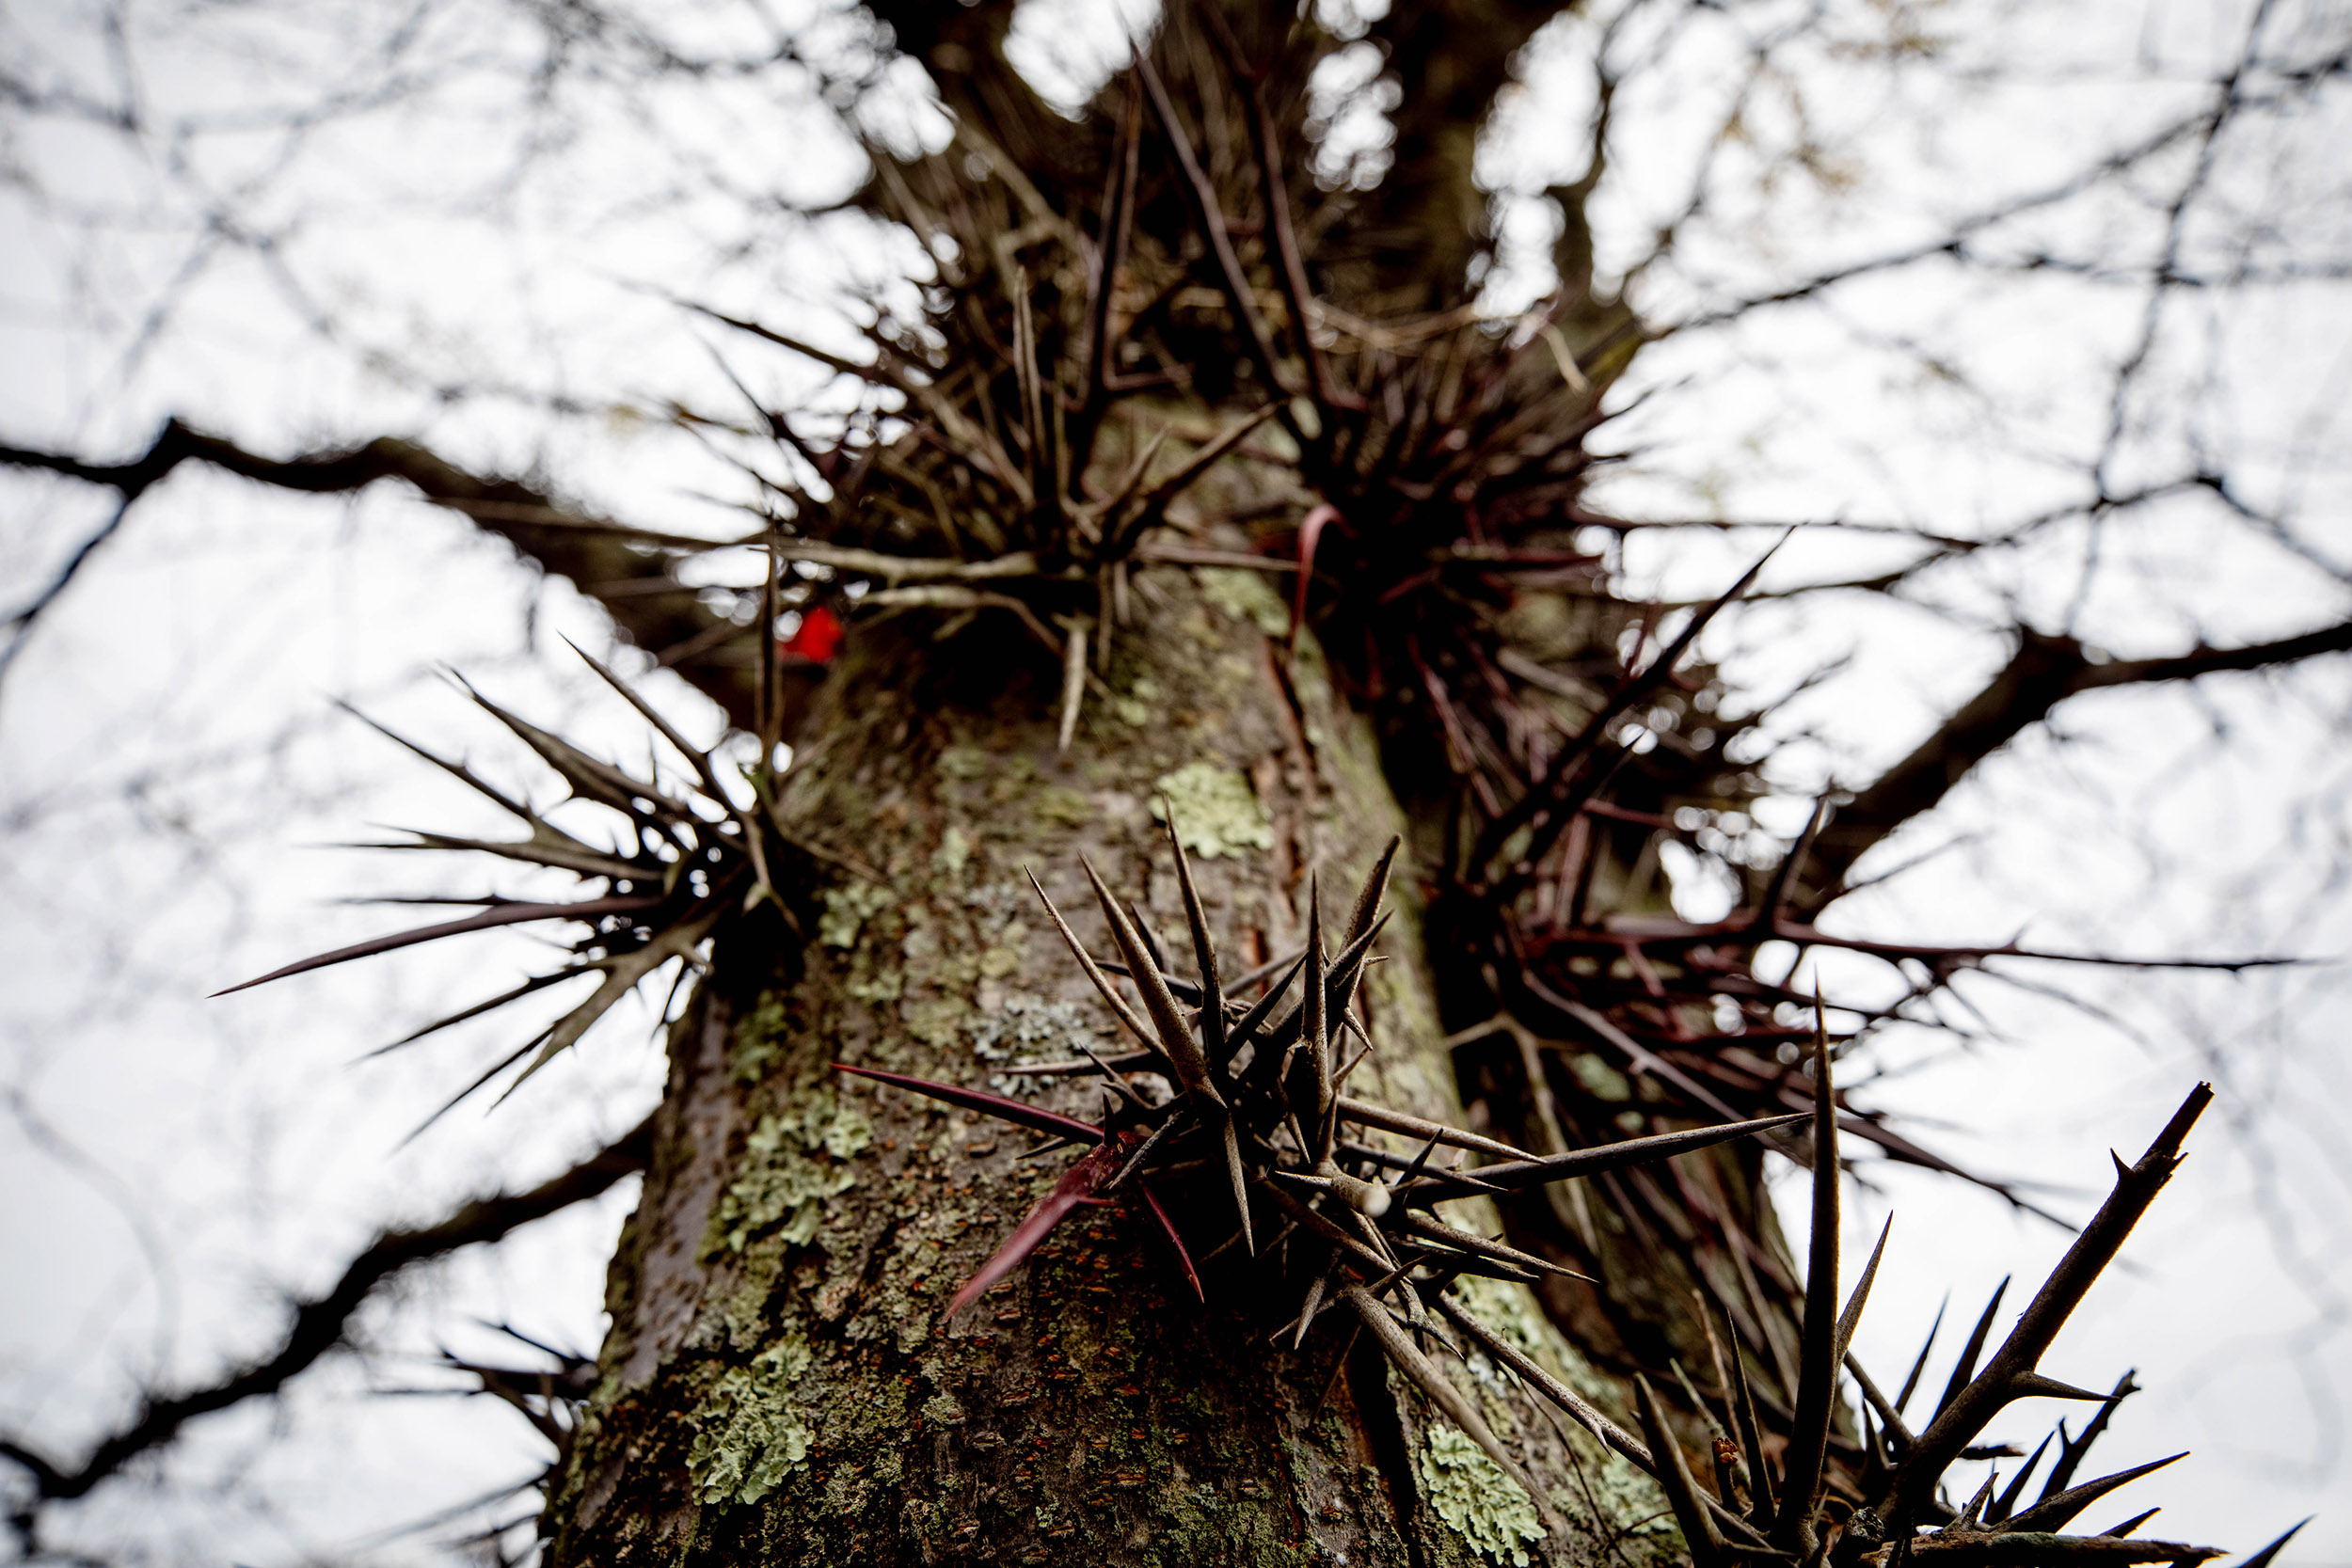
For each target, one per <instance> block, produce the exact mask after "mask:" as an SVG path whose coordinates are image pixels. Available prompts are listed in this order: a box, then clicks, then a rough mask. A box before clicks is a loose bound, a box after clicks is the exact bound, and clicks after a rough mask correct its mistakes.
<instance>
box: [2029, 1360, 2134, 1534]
mask: <svg viewBox="0 0 2352 1568" xmlns="http://www.w3.org/2000/svg"><path fill="white" fill-rule="evenodd" d="M2138 1392H2139V1385H2137V1383H2134V1382H2133V1381H2132V1374H2131V1373H2130V1372H2125V1373H2124V1374H2123V1375H2122V1377H2119V1378H2117V1379H2116V1380H2115V1388H2114V1391H2113V1392H2111V1393H2110V1394H2108V1395H2107V1397H2106V1402H2104V1403H2102V1404H2101V1405H2100V1406H2099V1413H2098V1414H2097V1415H2096V1416H2093V1417H2092V1418H2090V1425H2088V1426H2086V1427H2084V1428H2083V1431H2082V1435H2081V1436H2079V1437H2069V1436H2067V1435H2066V1423H2065V1422H2064V1421H2060V1422H2059V1423H2058V1462H2057V1463H2056V1464H2055V1465H2051V1466H2050V1479H2049V1481H2048V1482H2047V1483H2046V1484H2044V1485H2043V1487H2042V1497H2041V1498H2040V1499H2039V1500H2040V1501H2042V1502H2047V1501H2049V1500H2050V1499H2051V1498H2052V1497H2057V1496H2058V1494H2059V1493H2060V1492H2063V1491H2065V1490H2066V1488H2067V1487H2068V1486H2069V1485H2070V1484H2072V1483H2073V1481H2074V1466H2076V1465H2080V1464H2081V1463H2082V1462H2083V1459H2084V1456H2086V1455H2087V1454H2089V1453H2090V1445H2091V1444H2093V1443H2096V1442H2097V1441H2098V1440H2099V1436H2100V1434H2101V1433H2104V1432H2106V1430H2107V1420H2108V1418H2110V1417H2112V1416H2113V1415H2114V1414H2115V1407H2116V1406H2117V1405H2119V1404H2122V1402H2124V1401H2125V1400H2127V1399H2129V1398H2131V1397H2132V1396H2133V1395H2134V1394H2137V1393H2138Z"/></svg>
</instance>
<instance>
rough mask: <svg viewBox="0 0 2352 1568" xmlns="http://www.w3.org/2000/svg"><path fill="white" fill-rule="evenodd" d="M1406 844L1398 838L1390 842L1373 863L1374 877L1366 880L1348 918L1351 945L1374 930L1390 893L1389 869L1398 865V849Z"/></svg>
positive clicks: (1392, 838)
mask: <svg viewBox="0 0 2352 1568" xmlns="http://www.w3.org/2000/svg"><path fill="white" fill-rule="evenodd" d="M1404 842H1405V841H1404V840H1403V839H1402V838H1397V837H1391V839H1390V840H1389V843H1388V847H1386V848H1384V849H1382V850H1381V851H1380V858H1379V859H1378V860H1377V861H1375V862H1374V863H1373V866H1372V875H1370V876H1368V877H1366V878H1365V879H1364V885H1363V887H1362V888H1361V889H1359V891H1358V892H1357V895H1356V907H1355V909H1354V910H1352V911H1349V913H1348V917H1347V940H1348V942H1349V943H1350V944H1351V945H1352V944H1353V943H1354V942H1356V941H1357V939H1358V938H1359V937H1361V936H1362V935H1363V934H1364V933H1365V932H1366V931H1369V930H1371V929H1372V923H1373V920H1374V918H1375V916H1376V915H1378V914H1379V912H1380V900H1381V899H1382V898H1383V897H1384V896H1386V895H1387V894H1388V891H1389V868H1390V867H1391V866H1392V865H1394V864H1395V863H1396V851H1397V848H1398V847H1399V846H1400V845H1402V844H1403V843H1404Z"/></svg>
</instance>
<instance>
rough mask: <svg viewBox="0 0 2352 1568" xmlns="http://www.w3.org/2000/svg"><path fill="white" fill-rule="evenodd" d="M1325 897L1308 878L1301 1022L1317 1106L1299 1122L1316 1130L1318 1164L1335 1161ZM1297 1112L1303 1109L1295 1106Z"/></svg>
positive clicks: (1302, 1046)
mask: <svg viewBox="0 0 2352 1568" xmlns="http://www.w3.org/2000/svg"><path fill="white" fill-rule="evenodd" d="M1322 906H1323V896H1322V889H1321V887H1320V885H1319V879H1318V878H1317V876H1316V875H1315V874H1314V873H1312V872H1310V873H1309V874H1308V877H1307V990H1306V995H1305V997H1304V999H1303V1000H1302V1002H1301V1004H1300V1006H1302V1007H1303V1008H1304V1009H1305V1011H1304V1013H1303V1014H1302V1015H1301V1017H1300V1019H1299V1037H1298V1039H1299V1046H1300V1049H1302V1050H1304V1051H1306V1052H1307V1053H1308V1065H1309V1066H1310V1067H1311V1068H1312V1069H1314V1078H1315V1103H1314V1115H1313V1116H1312V1117H1307V1116H1304V1115H1301V1116H1300V1117H1299V1120H1300V1121H1301V1122H1303V1123H1305V1124H1306V1125H1307V1126H1310V1127H1312V1128H1313V1129H1314V1130H1315V1144H1314V1148H1312V1149H1311V1151H1310V1152H1311V1154H1312V1156H1313V1158H1314V1159H1315V1160H1316V1161H1317V1162H1318V1163H1320V1162H1324V1161H1327V1160H1329V1159H1330V1158H1331V1137H1330V1134H1329V1131H1328V1128H1329V1125H1330V1123H1331V1122H1332V1120H1333V1119H1334V1117H1333V1115H1332V1113H1333V1110H1334V1106H1333V1103H1332V1102H1333V1100H1334V1098H1335V1097H1334V1096H1333V1094H1332V1091H1331V998H1330V995H1329V992H1328V991H1327V990H1326V989H1325V981H1326V979H1327V973H1326V971H1325V969H1324V958H1323V907H1322ZM1292 1108H1293V1109H1294V1110H1297V1109H1300V1107H1298V1106H1297V1105H1296V1104H1295V1102H1294V1105H1293V1107H1292Z"/></svg>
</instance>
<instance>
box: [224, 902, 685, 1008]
mask: <svg viewBox="0 0 2352 1568" xmlns="http://www.w3.org/2000/svg"><path fill="white" fill-rule="evenodd" d="M660 902H661V900H660V899H659V898H646V897H640V896H638V895H634V894H631V895H626V896H622V897H616V898H585V899H581V900H580V901H579V902H577V903H570V904H501V905H499V906H497V907H495V908H493V909H487V910H485V911H482V912H481V913H480V914H469V915H468V916H466V917H465V918H464V919H462V920H447V921H443V922H441V923H440V924H439V925H437V926H421V927H417V928H416V929H414V930H408V931H396V932H394V933H393V934H392V935H390V936H387V937H377V938H374V939H373V941H369V942H354V943H353V944H352V945H351V946H349V947H338V948H336V949H335V950H334V951H333V952H331V953H321V954H318V955H316V956H315V957H313V958H302V959H299V960H297V961H296V962H294V963H290V964H287V965H286V966H285V967H284V968H282V969H273V970H271V971H270V972H269V973H268V974H261V975H256V976H255V977H254V978H252V979H250V980H242V981H239V982H238V983H237V984H235V985H233V986H230V987H227V988H225V989H223V990H216V991H215V992H213V995H214V996H230V995H233V994H235V993H236V992H238V991H241V990H251V989H252V988H254V987H255V986H265V985H268V984H269V983H270V982H271V981H272V980H283V979H286V978H288V977H290V976H292V975H295V974H309V973H310V971H311V970H314V969H326V968H328V967H329V966H331V965H334V964H341V963H349V962H351V961H352V960H353V959H355V958H373V957H374V956H375V955H376V954H378V953H390V952H393V951H396V950H397V949H399V948H403V947H414V946H416V945H418V944H419V943H420V942H438V941H440V940H441V939H442V938H443V937H454V936H463V935H464V934H466V933H467V932H469V931H486V930H490V929H492V928H494V927H500V926H520V925H525V924H528V923H529V922H532V921H534V920H582V921H592V920H595V919H596V917H597V916H599V915H607V914H622V913H628V912H631V911H638V910H650V909H653V908H654V907H655V906H657V905H659V904H660Z"/></svg>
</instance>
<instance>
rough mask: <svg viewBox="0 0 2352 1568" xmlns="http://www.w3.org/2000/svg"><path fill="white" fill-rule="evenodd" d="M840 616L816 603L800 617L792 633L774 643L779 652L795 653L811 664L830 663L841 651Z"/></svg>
mask: <svg viewBox="0 0 2352 1568" xmlns="http://www.w3.org/2000/svg"><path fill="white" fill-rule="evenodd" d="M842 635H843V634H842V628H841V617H840V616H838V615H835V614H834V612H833V611H832V610H827V609H826V608H825V607H824V606H823V605H818V606H816V607H815V608H813V609H811V610H809V611H808V612H807V613H806V614H804V615H803V616H802V617H801V624H800V626H799V627H798V628H796V629H795V630H794V631H793V633H792V635H791V636H789V637H787V638H786V639H785V640H784V641H781V642H779V643H777V644H776V648H777V651H778V652H780V653H787V654H796V655H798V656H799V657H802V658H804V659H807V660H808V661H809V662H810V663H812V664H831V663H832V662H833V656H834V655H835V654H837V653H839V652H840V651H841V638H842Z"/></svg>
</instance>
